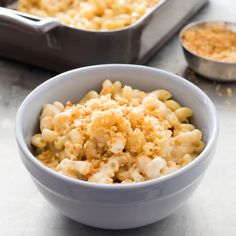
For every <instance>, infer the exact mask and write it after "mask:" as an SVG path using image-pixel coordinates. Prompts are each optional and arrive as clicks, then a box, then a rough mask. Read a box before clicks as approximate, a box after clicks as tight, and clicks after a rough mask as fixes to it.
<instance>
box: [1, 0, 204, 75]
mask: <svg viewBox="0 0 236 236" xmlns="http://www.w3.org/2000/svg"><path fill="white" fill-rule="evenodd" d="M206 2H207V0H191V1H189V0H161V1H160V3H159V4H157V5H156V6H155V7H153V9H152V10H151V11H150V12H149V13H148V14H146V15H144V16H143V17H142V18H141V19H140V20H138V21H137V22H136V23H135V24H133V25H131V26H128V27H126V28H122V29H119V30H113V31H89V30H80V29H77V28H73V27H69V26H66V25H63V24H61V23H59V22H58V21H56V20H54V19H49V18H46V19H41V18H39V17H36V16H32V15H29V14H25V13H21V12H18V11H15V10H14V8H15V6H16V1H13V0H2V1H1V0H0V6H2V7H1V8H0V55H1V56H4V57H8V58H12V59H16V60H20V61H23V62H26V63H30V64H33V65H37V66H39V67H43V68H46V69H50V70H54V71H58V72H61V71H65V70H69V69H72V68H76V67H81V66H87V65H93V64H102V63H137V64H143V63H145V62H146V61H147V60H148V59H149V58H150V57H151V56H152V55H153V54H154V53H155V52H156V50H157V49H159V48H160V47H161V46H162V45H163V43H164V42H166V40H168V39H169V38H170V37H171V36H172V35H173V34H174V33H175V32H176V30H177V29H178V28H179V27H181V26H182V24H183V23H184V22H185V21H186V20H187V19H188V18H189V17H190V16H192V15H193V14H194V13H195V12H196V11H197V10H198V9H199V8H200V7H201V6H203V5H204V4H205V3H206ZM10 8H11V9H10Z"/></svg>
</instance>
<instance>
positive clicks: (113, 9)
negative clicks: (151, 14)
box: [18, 0, 159, 30]
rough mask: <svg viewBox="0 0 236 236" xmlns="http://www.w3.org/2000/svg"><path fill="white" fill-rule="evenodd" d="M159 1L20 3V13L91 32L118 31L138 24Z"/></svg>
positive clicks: (40, 0) (44, 0)
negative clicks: (48, 18) (54, 19)
mask: <svg viewBox="0 0 236 236" xmlns="http://www.w3.org/2000/svg"><path fill="white" fill-rule="evenodd" d="M158 2H159V0H63V1H60V0H38V1H36V0H19V3H18V10H19V11H22V12H27V13H30V14H33V15H37V16H40V17H55V18H57V19H58V20H59V21H61V22H62V23H64V24H66V25H69V26H72V27H77V28H80V29H87V30H114V29H120V28H124V27H126V26H129V25H131V24H133V23H134V22H136V21H137V20H138V19H140V18H141V17H142V16H143V15H144V14H146V13H147V12H148V11H149V10H150V9H151V8H152V7H153V6H154V5H156V4H157V3H158Z"/></svg>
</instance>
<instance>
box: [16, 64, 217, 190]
mask: <svg viewBox="0 0 236 236" xmlns="http://www.w3.org/2000/svg"><path fill="white" fill-rule="evenodd" d="M104 68H108V69H109V68H110V69H111V68H121V69H130V68H132V69H134V70H135V69H137V70H142V71H144V72H145V71H147V72H153V73H157V74H158V73H159V76H160V74H162V75H166V76H172V77H175V79H176V80H178V81H179V82H180V83H184V84H186V85H187V86H188V87H192V89H193V90H195V91H196V92H197V93H198V94H199V95H201V96H203V98H204V101H206V103H207V105H206V106H207V107H208V109H209V111H210V113H211V117H212V122H213V130H211V133H210V137H209V141H208V143H207V145H206V147H205V148H204V150H203V151H202V152H201V153H200V154H199V155H198V156H197V158H195V159H194V160H193V161H192V162H191V163H189V164H188V165H186V166H184V167H182V168H181V169H179V170H177V171H175V172H173V173H171V174H168V175H165V176H162V177H160V178H157V179H152V180H146V181H144V182H139V183H127V184H101V183H93V182H88V181H83V180H79V179H74V178H71V177H69V176H66V175H62V174H60V173H58V172H56V171H54V170H52V169H50V168H48V167H47V166H45V165H43V164H42V163H41V162H40V161H38V160H37V159H36V158H35V156H34V155H33V154H32V153H31V151H30V150H29V149H28V147H27V145H26V142H25V140H24V138H23V130H22V126H21V123H23V119H22V118H23V116H24V112H25V110H26V109H27V108H26V107H27V105H28V103H30V101H31V99H32V97H34V94H35V93H38V92H40V90H41V89H43V88H45V87H48V86H49V85H50V86H52V84H54V83H58V82H60V81H63V80H65V78H66V77H67V76H70V75H72V74H77V73H83V72H86V73H90V71H93V70H94V69H95V70H96V69H98V70H102V69H104ZM218 134H219V123H218V117H217V113H216V109H215V106H214V104H213V102H212V101H211V100H210V98H209V97H208V96H207V95H206V94H205V93H204V92H203V91H202V90H201V89H200V88H198V87H197V86H196V85H194V84H193V83H191V82H190V81H188V80H186V79H184V78H182V77H180V76H178V75H176V74H173V73H170V72H167V71H164V70H160V69H156V68H152V67H148V66H142V65H132V64H131V65H130V64H101V65H94V66H87V67H83V68H77V69H74V70H70V71H67V72H64V73H62V74H59V75H57V76H54V77H52V78H51V79H49V80H46V81H45V82H43V83H42V84H40V85H39V86H38V87H36V88H35V89H34V90H32V91H31V92H30V93H29V94H28V95H27V96H26V98H25V99H24V100H23V102H22V103H21V105H20V107H19V109H18V111H17V115H16V125H15V137H16V141H17V144H18V148H19V149H20V151H21V152H22V154H23V155H24V157H25V158H26V159H27V161H29V162H30V163H31V164H32V165H34V166H35V167H36V168H39V169H40V170H41V171H43V172H46V173H47V174H48V175H50V176H51V177H54V178H57V179H59V180H61V181H64V182H67V183H69V184H73V185H76V186H81V187H86V188H93V189H104V190H115V189H116V190H127V189H137V188H143V187H150V186H153V185H155V186H156V185H157V184H160V183H163V182H166V181H168V180H170V179H173V178H175V177H177V176H179V175H181V174H184V173H185V172H187V171H188V170H190V169H191V168H192V167H193V166H196V165H198V164H199V163H200V162H202V161H203V160H204V159H205V158H206V157H207V156H208V154H209V153H210V152H211V151H212V149H214V146H215V143H216V140H217V137H218Z"/></svg>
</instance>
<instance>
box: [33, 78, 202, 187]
mask: <svg viewBox="0 0 236 236" xmlns="http://www.w3.org/2000/svg"><path fill="white" fill-rule="evenodd" d="M171 97H172V95H171V93H170V92H169V91H167V90H163V89H159V90H155V91H153V92H149V93H147V92H143V91H140V90H137V89H133V88H131V87H130V86H122V84H121V83H120V82H119V81H116V82H114V83H112V82H111V81H110V80H105V81H104V82H103V85H102V89H101V91H100V93H97V92H96V91H90V92H88V93H87V94H86V95H85V96H84V97H83V98H82V99H81V100H80V101H79V102H78V103H75V104H73V103H72V102H67V103H66V104H65V106H64V105H63V104H62V103H60V102H58V101H56V102H54V103H53V104H46V105H44V107H43V109H42V113H41V116H40V132H39V133H37V134H35V135H34V136H33V137H32V140H31V142H32V144H33V146H35V148H36V150H35V152H36V156H37V159H38V160H39V161H41V162H42V163H43V164H45V165H46V166H48V167H49V168H51V169H53V170H55V171H57V172H59V173H61V174H63V175H66V176H70V177H73V178H76V179H80V180H84V181H89V182H96V183H105V184H112V183H133V182H142V181H145V180H150V179H155V178H159V177H161V176H164V175H168V174H170V173H172V172H174V171H176V170H178V169H179V168H181V167H183V166H185V165H186V164H188V163H189V162H191V161H192V160H193V159H194V158H196V157H197V156H198V155H199V153H201V151H202V150H203V149H204V144H203V141H202V133H201V131H200V130H198V129H196V128H195V127H194V125H192V124H190V123H189V118H190V117H191V116H192V110H191V109H190V108H188V107H182V106H181V105H180V104H179V103H178V102H176V101H175V100H173V99H171Z"/></svg>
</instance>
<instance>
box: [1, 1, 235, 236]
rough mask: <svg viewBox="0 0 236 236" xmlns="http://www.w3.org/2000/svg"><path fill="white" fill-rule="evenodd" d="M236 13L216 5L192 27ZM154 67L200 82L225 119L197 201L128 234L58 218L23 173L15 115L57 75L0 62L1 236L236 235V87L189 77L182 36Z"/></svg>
mask: <svg viewBox="0 0 236 236" xmlns="http://www.w3.org/2000/svg"><path fill="white" fill-rule="evenodd" d="M235 8H236V2H235V1H233V0H224V1H222V0H210V3H209V4H208V5H207V6H206V7H205V8H204V9H203V10H202V11H201V12H199V14H198V15H197V16H196V17H195V18H193V19H191V21H195V20H227V21H233V20H235ZM148 65H150V66H153V67H157V68H161V69H165V70H168V71H171V72H174V73H177V74H180V75H184V76H185V77H186V78H188V79H189V80H191V81H192V82H194V83H195V84H196V85H197V86H199V87H200V88H201V89H203V90H204V91H205V92H206V93H207V94H208V95H209V97H210V98H211V99H212V100H213V101H214V103H215V105H216V108H217V111H218V114H219V117H220V122H221V129H220V136H219V141H218V147H217V150H216V156H215V158H214V161H213V162H212V164H211V166H210V167H209V169H208V171H207V173H206V176H205V177H204V180H203V182H202V184H201V185H200V186H199V188H198V189H197V191H196V192H195V194H194V195H193V196H192V197H191V199H190V200H189V201H188V202H187V203H186V204H184V205H183V206H182V207H181V208H180V209H179V210H178V211H177V212H175V213H174V214H173V215H171V216H170V217H168V218H166V219H164V220H162V221H160V222H158V223H155V224H152V225H150V226H147V227H142V228H139V229H135V230H126V231H109V230H99V229H95V228H90V227H87V226H84V225H81V224H78V223H75V222H73V221H71V220H69V219H67V218H66V217H63V216H62V215H61V214H59V213H58V212H56V211H55V210H54V208H53V207H51V206H50V205H49V204H48V203H47V202H46V201H45V200H44V199H43V197H42V196H41V194H40V193H39V192H38V191H37V189H36V188H35V187H34V185H33V183H32V180H31V179H30V177H29V176H28V173H27V172H26V170H25V169H24V168H23V165H22V164H21V162H20V160H19V157H18V152H17V148H16V143H15V137H14V122H15V115H16V111H17V108H18V107H19V105H20V103H21V101H22V100H23V99H24V97H25V96H26V95H27V94H28V93H29V92H30V91H31V90H32V89H34V88H35V87H36V86H37V85H39V84H40V83H42V82H44V81H45V80H47V79H49V78H50V77H52V76H54V75H55V74H54V73H50V72H48V71H45V70H40V69H37V68H35V67H33V66H28V65H25V64H22V63H18V62H13V61H10V60H6V59H4V58H0V148H1V154H0V162H1V164H0V184H1V190H0V235H1V236H2V235H3V236H32V235H33V236H78V235H79V236H110V235H113V236H134V235H135V236H172V235H175V236H190V235H191V236H205V235H206V236H222V235H227V236H235V235H236V220H235V219H236V181H235V180H236V171H235V165H236V158H235V157H236V147H235V139H236V125H235V120H236V83H217V82H213V81H210V80H205V79H203V78H202V77H196V76H194V75H193V74H192V73H191V72H189V71H187V73H186V68H187V63H186V61H185V59H184V56H183V53H182V49H181V46H180V45H179V40H178V35H176V36H175V37H173V38H172V39H171V40H170V41H169V42H168V43H167V44H166V45H165V47H163V48H162V49H161V50H160V51H159V52H158V54H156V55H155V56H154V57H153V58H152V60H151V61H149V62H148ZM216 86H217V87H216ZM216 88H217V89H216ZM227 88H231V89H232V91H233V96H232V97H229V96H227V95H226V89H227ZM216 90H217V91H216ZM65 92H66V91H65ZM183 92H184V91H183ZM187 99H191V98H187Z"/></svg>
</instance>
